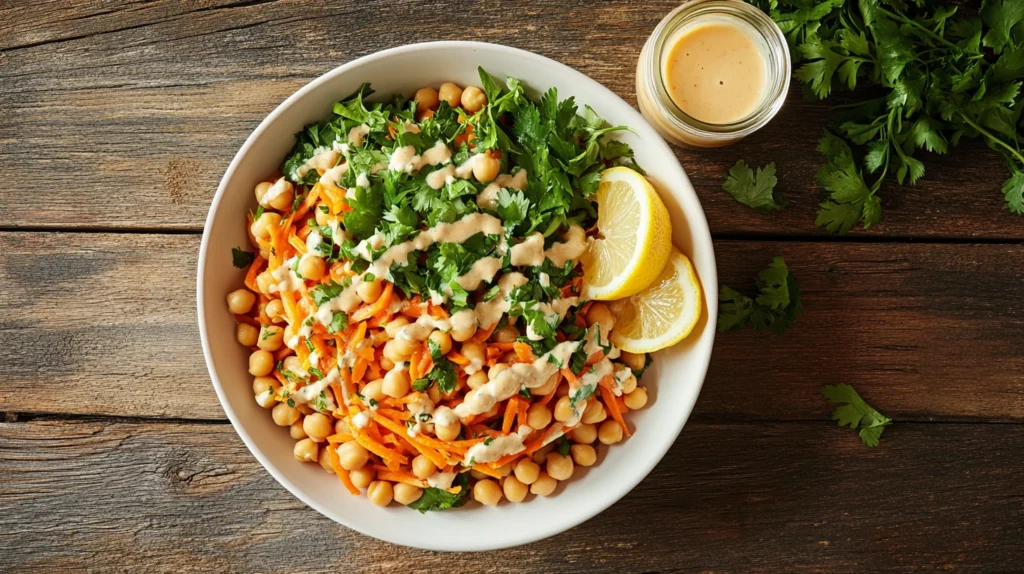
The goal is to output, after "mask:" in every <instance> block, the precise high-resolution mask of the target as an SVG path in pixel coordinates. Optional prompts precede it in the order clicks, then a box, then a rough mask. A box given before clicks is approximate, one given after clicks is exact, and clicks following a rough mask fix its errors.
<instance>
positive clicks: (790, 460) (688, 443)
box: [0, 420, 1024, 572]
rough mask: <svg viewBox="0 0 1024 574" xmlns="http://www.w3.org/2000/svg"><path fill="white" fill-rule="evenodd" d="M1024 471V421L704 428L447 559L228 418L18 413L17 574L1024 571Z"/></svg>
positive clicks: (4, 561)
mask: <svg viewBox="0 0 1024 574" xmlns="http://www.w3.org/2000/svg"><path fill="white" fill-rule="evenodd" d="M626 447H628V445H626ZM951 461H955V462H951ZM296 464H298V463H296ZM968 469H969V470H968ZM1022 469H1024V426H1021V425H960V424H942V425H934V424H905V425H898V426H895V427H893V428H892V429H891V430H890V431H888V432H887V433H886V436H885V438H884V439H883V444H882V445H881V446H880V447H878V448H875V449H867V448H866V447H863V446H862V445H860V444H859V442H858V440H857V438H856V436H855V434H854V433H852V432H850V431H847V430H844V429H838V428H834V427H832V426H831V424H829V423H826V422H822V423H781V424H725V425H707V424H699V423H695V424H691V425H688V426H687V428H686V429H685V430H684V432H683V435H682V437H681V438H680V440H679V441H678V443H677V444H676V445H675V447H673V449H672V450H671V451H670V452H669V453H668V455H667V456H666V458H665V459H664V460H663V461H662V463H661V464H660V465H659V466H658V467H657V468H656V469H655V471H654V472H653V473H652V475H651V476H650V477H648V479H647V480H645V481H644V482H643V483H641V485H640V486H639V487H638V488H637V489H636V490H634V491H633V492H632V493H631V494H629V495H628V496H627V497H626V498H625V499H624V500H623V501H621V502H619V503H618V504H616V505H615V506H613V507H612V508H610V509H609V510H607V511H606V512H604V513H602V514H601V515H599V516H598V517H596V518H594V519H592V520H590V521H589V522H587V523H585V524H583V525H581V526H579V527H577V528H575V529H572V530H570V531H569V532H567V533H564V534H561V535H559V536H556V537H553V538H551V539H548V540H545V541H542V542H538V543H535V544H531V545H529V546H526V547H521V548H516V549H511V550H506V551H501V552H494V553H486V554H441V553H434V552H424V551H419V550H411V549H407V548H401V547H397V546H393V545H390V544H384V543H381V542H377V541H375V540H373V539H370V538H368V537H365V536H362V535H359V534H356V533H355V532H353V531H351V530H348V529H346V528H344V527H341V526H338V525H336V524H334V523H332V522H330V521H329V520H328V519H326V518H323V517H321V516H320V515H318V514H317V513H316V512H314V511H313V510H311V509H309V508H306V507H305V506H304V505H303V504H302V503H300V502H299V501H297V500H296V499H294V498H293V497H292V496H291V495H290V494H289V493H287V492H286V491H285V490H284V489H282V488H281V487H280V486H278V485H277V484H276V483H275V482H274V480H273V479H272V478H271V477H270V476H269V474H267V473H266V472H265V471H263V469H262V468H261V467H260V466H259V464H258V463H257V462H256V461H255V459H253V458H252V456H250V454H249V453H248V451H246V450H245V447H244V446H243V445H242V443H241V442H240V441H239V440H238V438H237V437H236V436H235V434H234V432H233V431H232V429H231V427H230V426H228V425H209V424H177V423H143V424H132V423H118V422H111V421H109V420H98V421H90V420H81V421H66V422H54V421H38V420H37V421H29V422H27V423H21V422H15V423H6V424H0V501H3V502H2V504H3V507H4V510H3V512H0V548H3V549H4V551H3V552H0V569H3V570H5V571H23V570H44V569H45V570H49V571H53V570H64V569H75V570H80V569H81V570H84V569H88V570H90V571H136V570H141V569H145V570H146V571H152V572H177V571H180V570H181V569H182V568H184V567H186V566H188V567H189V568H190V569H194V570H204V571H218V572H235V571H238V572H250V571H257V570H258V571H265V572H280V571H286V572H294V571H300V570H301V571H323V572H327V571H333V572H337V571H363V572H384V571H389V572H406V571H444V572H463V571H465V572H470V571H472V572H507V571H509V569H510V568H511V569H514V570H515V571H517V572H581V571H588V572H623V571H626V570H628V571H636V572H641V571H648V572H650V571H666V572H668V571H672V572H693V571H717V572H779V571H783V572H796V571H808V572H811V571H818V572H820V571H827V572H853V571H873V572H878V571H886V572H910V571H931V570H947V569H952V570H956V571H981V572H995V571H1014V570H1016V569H1018V568H1019V565H1020V557H1021V556H1022V553H1024V546H1022V541H1021V538H1020V532H1021V530H1022V529H1024V510H1022V506H1021V504H1020V501H1021V500H1022V498H1024V483H1021V481H1020V480H1019V477H1020V472H1021V470H1022ZM597 470H598V471H600V467H598V468H597ZM569 487H571V485H570V486H569ZM339 496H346V495H345V494H344V493H340V492H339ZM462 512H473V510H472V508H467V509H464V510H462ZM416 516H417V515H415V514H410V518H409V520H410V521H415V520H416ZM638 516H643V517H645V520H644V521H643V522H644V523H645V524H649V525H651V526H650V527H641V528H638V523H637V517H638ZM510 565H514V566H510Z"/></svg>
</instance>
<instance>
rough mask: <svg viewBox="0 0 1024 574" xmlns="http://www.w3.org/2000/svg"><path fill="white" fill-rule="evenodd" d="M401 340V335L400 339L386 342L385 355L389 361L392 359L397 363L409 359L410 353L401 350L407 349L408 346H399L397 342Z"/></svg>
mask: <svg viewBox="0 0 1024 574" xmlns="http://www.w3.org/2000/svg"><path fill="white" fill-rule="evenodd" d="M400 340H401V337H399V338H398V339H391V340H390V341H388V342H387V343H385V344H384V351H383V355H384V356H385V357H386V358H387V359H388V360H389V361H391V362H392V363H395V364H398V363H404V362H405V361H408V360H409V354H410V353H402V352H401V351H402V350H405V349H406V347H405V346H401V347H399V345H398V344H397V341H400Z"/></svg>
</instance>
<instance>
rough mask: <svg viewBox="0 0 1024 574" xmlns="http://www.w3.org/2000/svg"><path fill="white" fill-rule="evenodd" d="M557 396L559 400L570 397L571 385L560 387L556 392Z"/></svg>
mask: <svg viewBox="0 0 1024 574" xmlns="http://www.w3.org/2000/svg"><path fill="white" fill-rule="evenodd" d="M555 396H556V397H558V398H562V397H566V396H569V384H568V383H566V384H564V385H559V387H558V389H557V390H556V392H555Z"/></svg>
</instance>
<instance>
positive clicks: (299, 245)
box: [288, 227, 306, 255]
mask: <svg viewBox="0 0 1024 574" xmlns="http://www.w3.org/2000/svg"><path fill="white" fill-rule="evenodd" d="M294 230H295V228H294V227H292V228H291V233H289V234H288V243H289V244H290V245H291V246H292V247H294V248H295V251H297V252H298V253H299V255H305V254H306V243H305V242H304V241H302V240H301V239H299V236H298V235H296V234H295V231H294Z"/></svg>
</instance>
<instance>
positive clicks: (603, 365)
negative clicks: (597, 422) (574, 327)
mask: <svg viewBox="0 0 1024 574" xmlns="http://www.w3.org/2000/svg"><path fill="white" fill-rule="evenodd" d="M613 368H614V366H613V365H612V362H611V361H609V360H608V359H607V358H604V359H601V360H600V361H598V362H597V363H595V364H594V365H593V366H591V367H590V369H589V370H588V371H587V372H585V373H583V376H582V377H580V386H579V387H578V388H576V389H574V390H572V391H571V392H570V393H569V406H570V407H572V418H571V419H569V420H568V421H565V423H564V424H565V425H566V426H570V427H571V426H575V425H576V424H577V423H579V422H580V419H581V418H583V411H584V410H586V407H587V400H589V399H590V397H591V396H593V395H594V392H595V391H597V385H598V384H599V383H600V382H601V379H603V378H605V377H606V376H608V375H610V374H612V369H613Z"/></svg>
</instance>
